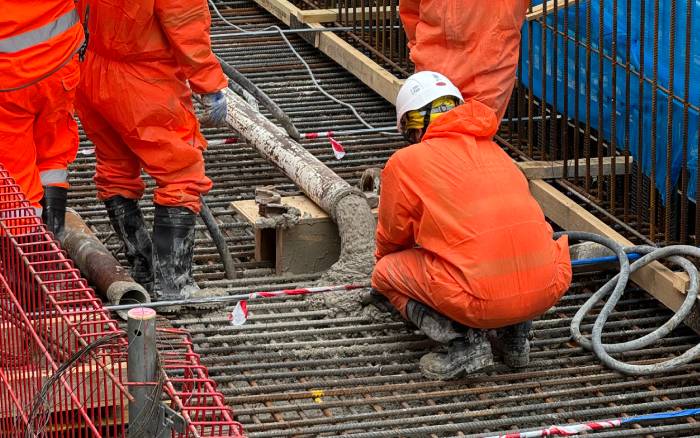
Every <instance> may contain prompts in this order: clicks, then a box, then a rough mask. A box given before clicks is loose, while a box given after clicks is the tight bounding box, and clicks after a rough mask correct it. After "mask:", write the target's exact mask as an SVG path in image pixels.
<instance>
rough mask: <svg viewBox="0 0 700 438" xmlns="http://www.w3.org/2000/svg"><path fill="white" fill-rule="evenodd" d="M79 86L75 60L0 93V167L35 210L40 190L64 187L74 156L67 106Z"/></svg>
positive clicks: (71, 120) (74, 129)
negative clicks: (5, 171)
mask: <svg viewBox="0 0 700 438" xmlns="http://www.w3.org/2000/svg"><path fill="white" fill-rule="evenodd" d="M79 80H80V68H79V65H78V60H77V57H74V58H73V59H72V60H70V61H69V62H68V63H67V64H66V65H65V66H63V67H62V68H61V69H59V70H58V71H56V72H55V73H53V74H52V75H50V76H48V77H47V78H45V79H42V80H41V81H39V82H37V83H35V84H32V85H29V86H27V87H24V88H21V89H19V90H14V91H6V92H0V163H2V164H3V165H4V166H5V168H6V169H7V170H8V171H9V172H10V175H12V177H13V178H14V179H15V181H16V182H17V184H19V186H20V188H21V189H22V192H24V194H25V196H26V197H27V200H28V201H29V202H30V203H31V205H32V206H33V207H35V208H39V207H40V205H39V201H40V200H41V198H42V196H43V188H42V186H58V187H65V188H67V187H68V181H67V175H68V174H67V169H68V165H69V164H70V163H71V162H73V160H75V156H76V153H77V152H78V126H77V124H76V122H75V119H74V118H73V112H74V109H73V100H74V97H75V92H76V87H77V86H78V82H79Z"/></svg>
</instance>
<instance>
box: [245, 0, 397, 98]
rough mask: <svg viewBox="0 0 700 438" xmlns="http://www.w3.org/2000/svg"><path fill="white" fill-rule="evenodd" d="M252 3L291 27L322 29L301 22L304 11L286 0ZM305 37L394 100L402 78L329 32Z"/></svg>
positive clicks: (316, 25)
mask: <svg viewBox="0 0 700 438" xmlns="http://www.w3.org/2000/svg"><path fill="white" fill-rule="evenodd" d="M255 3H257V4H258V5H260V6H261V7H263V8H265V9H266V10H267V11H268V12H270V13H271V14H272V15H274V16H275V17H277V18H278V19H279V20H280V21H282V22H283V23H284V24H286V25H287V26H290V27H292V28H299V27H306V28H310V29H321V30H322V29H325V27H324V26H323V25H322V24H319V23H304V22H303V21H302V20H303V17H304V13H305V11H304V10H302V9H299V8H298V7H296V6H294V5H293V4H292V3H290V2H289V1H287V0H255ZM304 38H305V40H306V41H307V42H308V43H309V44H311V45H313V46H314V47H316V48H317V49H319V50H320V51H322V52H323V53H324V54H325V55H326V56H328V57H330V58H331V59H333V60H334V61H335V62H337V63H338V64H339V65H340V66H341V67H343V68H344V69H346V70H347V71H348V72H350V73H352V74H353V75H355V77H357V78H358V79H359V80H361V81H362V82H363V83H365V84H366V85H367V86H368V87H370V88H371V89H372V90H374V92H375V93H377V94H379V95H380V96H382V97H383V98H384V99H386V100H388V101H389V102H391V103H392V104H393V103H396V96H397V95H398V94H399V89H400V88H401V85H403V80H401V79H399V78H397V77H396V76H394V75H393V74H391V73H390V72H389V71H387V70H386V69H384V68H383V67H382V66H381V65H379V64H377V63H376V62H374V61H373V60H372V59H370V58H369V57H368V56H366V55H365V54H363V53H362V52H360V51H359V50H357V49H356V48H355V47H353V46H352V45H351V44H350V43H348V42H347V41H345V40H343V39H342V38H341V37H339V36H338V35H336V34H334V33H332V32H315V33H314V34H313V35H304Z"/></svg>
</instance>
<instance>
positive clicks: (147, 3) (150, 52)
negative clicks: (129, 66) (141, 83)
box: [83, 0, 173, 61]
mask: <svg viewBox="0 0 700 438" xmlns="http://www.w3.org/2000/svg"><path fill="white" fill-rule="evenodd" d="M83 2H84V3H87V4H89V5H90V11H89V19H88V32H89V34H90V40H89V44H90V45H89V47H90V50H94V51H95V52H97V53H98V54H100V55H102V56H105V57H108V58H111V59H115V60H123V61H148V60H161V61H162V60H165V59H172V58H173V55H172V51H171V48H170V43H169V42H168V39H167V37H166V35H165V33H164V32H163V30H162V28H161V25H160V21H159V18H158V16H157V15H156V7H155V0H132V1H114V0H83Z"/></svg>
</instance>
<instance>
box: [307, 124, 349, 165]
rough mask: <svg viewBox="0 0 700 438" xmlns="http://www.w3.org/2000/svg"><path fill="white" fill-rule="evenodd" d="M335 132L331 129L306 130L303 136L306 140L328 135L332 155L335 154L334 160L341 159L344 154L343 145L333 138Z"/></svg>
mask: <svg viewBox="0 0 700 438" xmlns="http://www.w3.org/2000/svg"><path fill="white" fill-rule="evenodd" d="M334 135H335V134H334V133H333V131H326V132H307V133H306V134H304V138H305V139H307V140H314V139H317V138H319V137H328V140H329V141H330V142H331V149H333V155H335V159H336V160H341V159H342V158H343V157H344V156H345V148H344V147H343V145H342V144H340V142H339V141H338V140H336V139H335V138H333V136H334Z"/></svg>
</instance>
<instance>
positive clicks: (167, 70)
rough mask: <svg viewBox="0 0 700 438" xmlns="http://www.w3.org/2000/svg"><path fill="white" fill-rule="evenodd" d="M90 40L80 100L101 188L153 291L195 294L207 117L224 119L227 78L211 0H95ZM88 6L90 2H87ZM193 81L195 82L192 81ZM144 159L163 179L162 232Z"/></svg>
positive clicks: (130, 255) (205, 187)
mask: <svg viewBox="0 0 700 438" xmlns="http://www.w3.org/2000/svg"><path fill="white" fill-rule="evenodd" d="M84 3H87V4H88V6H89V9H88V10H87V13H86V16H87V17H88V18H87V22H88V35H89V42H88V48H87V54H86V58H85V61H84V64H83V79H82V81H81V83H80V86H79V88H78V95H77V100H76V105H77V109H78V114H79V116H80V120H81V121H82V123H83V126H84V128H85V132H86V133H87V134H88V136H89V137H90V139H91V140H92V141H93V142H94V143H95V155H96V158H97V169H96V174H95V184H96V186H97V195H98V197H99V199H101V200H102V201H104V203H105V205H106V207H107V212H108V214H109V218H110V222H111V224H112V227H113V228H114V230H115V231H116V233H117V234H118V235H119V237H120V238H121V239H122V241H123V242H124V244H125V252H126V257H127V259H128V261H129V262H130V264H131V267H132V269H131V271H132V275H133V277H134V279H135V280H137V281H139V282H140V283H142V284H143V285H144V286H146V287H147V288H150V287H151V282H152V281H154V280H155V284H154V285H153V289H152V290H153V291H154V294H153V295H154V298H155V299H161V300H174V299H186V298H187V297H189V295H190V294H191V293H192V292H195V291H197V290H198V287H197V285H196V283H195V282H194V279H193V278H192V255H193V245H194V236H195V232H194V228H195V221H196V215H197V213H199V210H200V196H201V195H202V194H204V193H206V192H208V191H209V190H210V189H211V187H212V182H211V180H210V179H209V178H207V176H206V175H205V173H204V159H203V155H202V152H203V151H204V150H205V148H206V145H207V144H206V140H205V139H204V137H203V136H202V134H201V133H200V131H199V123H198V121H197V117H196V116H195V113H194V108H193V104H192V92H194V93H197V94H199V95H201V97H202V103H203V106H204V110H205V111H204V115H203V117H202V124H203V125H207V126H215V125H222V124H224V123H225V119H226V114H227V101H226V98H225V95H224V93H223V92H222V91H221V90H222V89H223V88H225V87H227V85H228V81H227V79H226V77H225V76H224V74H223V72H222V70H221V67H220V65H219V63H218V62H217V60H216V57H215V56H214V54H213V53H212V50H211V43H210V39H209V27H210V22H211V17H210V15H209V9H208V8H207V2H206V0H129V1H125V2H117V3H116V4H115V2H114V1H110V0H89V1H87V2H84ZM83 6H84V5H83ZM188 83H189V86H188ZM141 169H143V170H144V171H145V172H146V173H148V174H149V175H150V176H151V177H153V179H154V180H155V182H156V189H155V193H154V200H153V201H154V204H155V215H154V220H153V239H152V240H151V237H150V235H149V233H148V230H147V229H146V226H145V224H144V219H143V215H142V213H141V211H140V209H139V206H138V200H139V199H140V198H141V197H142V195H143V193H144V182H143V180H142V179H141Z"/></svg>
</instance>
